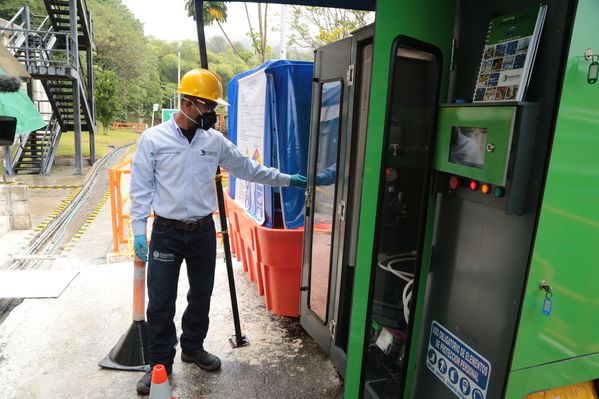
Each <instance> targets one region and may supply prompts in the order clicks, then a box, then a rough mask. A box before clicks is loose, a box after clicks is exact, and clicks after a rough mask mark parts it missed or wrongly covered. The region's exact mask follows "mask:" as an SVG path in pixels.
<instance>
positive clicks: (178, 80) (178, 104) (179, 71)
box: [177, 47, 181, 108]
mask: <svg viewBox="0 0 599 399" xmlns="http://www.w3.org/2000/svg"><path fill="white" fill-rule="evenodd" d="M177 84H181V47H179V48H178V49H177ZM177 108H181V98H180V97H179V102H178V103H177Z"/></svg>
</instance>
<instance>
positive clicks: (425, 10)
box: [345, 0, 455, 398]
mask: <svg viewBox="0 0 599 399" xmlns="http://www.w3.org/2000/svg"><path fill="white" fill-rule="evenodd" d="M454 7H455V4H454V2H452V1H439V0H422V1H420V2H407V1H406V2H398V1H396V0H379V1H377V10H376V28H375V39H374V60H373V73H372V83H371V85H372V89H371V100H370V111H369V116H368V137H367V143H366V157H365V165H364V181H363V188H362V203H361V208H360V220H362V221H364V220H370V221H374V220H376V217H377V209H376V207H377V200H378V193H379V177H380V176H379V173H380V168H381V159H382V152H383V151H382V145H383V137H384V126H385V108H386V102H387V94H388V93H387V91H388V81H389V68H390V60H391V45H392V43H393V40H394V39H395V38H396V37H397V36H398V35H400V34H401V35H406V36H411V37H414V38H416V39H418V40H422V41H424V42H428V43H431V44H433V45H435V46H437V47H439V48H440V49H441V50H442V51H443V57H444V60H445V65H447V59H449V54H450V49H451V38H452V30H453V15H454V13H455V9H454ZM431 10H434V12H431ZM447 81H448V69H447V68H444V74H443V83H442V90H441V95H440V98H442V99H444V98H445V97H446V91H447ZM374 233H375V225H374V223H360V231H359V235H358V253H357V265H356V275H355V285H354V295H353V302H352V311H351V324H350V335H349V348H348V362H347V375H346V380H345V397H346V398H357V397H358V395H359V392H360V381H361V373H362V360H363V359H362V358H363V350H364V342H365V336H364V335H365V331H366V322H367V320H366V313H367V308H368V297H369V293H370V281H371V272H372V257H373V249H374V248H375V246H374V245H373V243H374Z"/></svg>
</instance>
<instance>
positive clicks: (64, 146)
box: [56, 128, 140, 157]
mask: <svg viewBox="0 0 599 399" xmlns="http://www.w3.org/2000/svg"><path fill="white" fill-rule="evenodd" d="M107 133H108V134H104V133H103V131H102V129H101V128H100V129H98V131H97V132H96V134H95V138H96V140H95V141H96V157H101V156H103V155H104V154H106V153H107V152H108V151H110V149H111V148H110V147H109V146H108V145H112V146H117V145H119V144H125V143H129V142H131V141H134V140H137V139H139V137H140V135H139V134H137V133H133V132H131V131H130V130H126V129H114V130H113V129H108V131H107ZM81 149H82V151H83V156H89V133H88V132H81ZM56 156H57V157H74V156H75V135H74V134H73V132H65V133H63V134H62V136H61V137H60V143H59V144H58V150H57V151H56Z"/></svg>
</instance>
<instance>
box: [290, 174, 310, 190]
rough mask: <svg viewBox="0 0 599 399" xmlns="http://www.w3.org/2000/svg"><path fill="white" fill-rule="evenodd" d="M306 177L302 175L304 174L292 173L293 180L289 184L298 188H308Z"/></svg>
mask: <svg viewBox="0 0 599 399" xmlns="http://www.w3.org/2000/svg"><path fill="white" fill-rule="evenodd" d="M306 182H307V180H306V177H305V176H302V175H291V181H290V182H289V185H290V186H292V187H297V188H303V189H305V188H306Z"/></svg>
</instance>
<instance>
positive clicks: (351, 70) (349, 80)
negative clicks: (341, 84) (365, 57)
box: [346, 65, 354, 86]
mask: <svg viewBox="0 0 599 399" xmlns="http://www.w3.org/2000/svg"><path fill="white" fill-rule="evenodd" d="M346 78H347V79H346V80H347V85H348V86H352V85H353V84H354V66H353V65H350V66H349V67H348V68H347V76H346Z"/></svg>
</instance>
